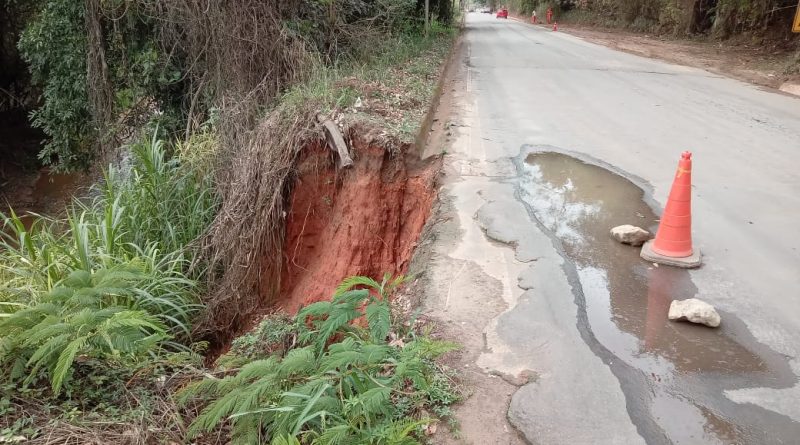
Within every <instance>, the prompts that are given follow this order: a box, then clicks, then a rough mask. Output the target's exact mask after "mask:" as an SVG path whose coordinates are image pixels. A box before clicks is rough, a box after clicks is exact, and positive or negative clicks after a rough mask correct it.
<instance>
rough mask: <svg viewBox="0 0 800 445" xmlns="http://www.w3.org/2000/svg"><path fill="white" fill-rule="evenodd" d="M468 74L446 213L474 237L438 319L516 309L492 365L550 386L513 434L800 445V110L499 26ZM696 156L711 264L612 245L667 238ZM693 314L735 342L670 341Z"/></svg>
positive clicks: (483, 25)
mask: <svg viewBox="0 0 800 445" xmlns="http://www.w3.org/2000/svg"><path fill="white" fill-rule="evenodd" d="M562 30H563V27H562ZM464 58H465V60H464V62H465V64H466V67H465V70H466V79H467V80H466V86H465V95H464V97H463V98H461V99H460V101H461V103H460V104H457V105H459V107H460V108H461V112H460V113H459V115H458V117H457V118H455V120H456V122H455V123H456V124H457V125H458V127H457V131H456V135H455V136H456V140H455V142H454V144H453V146H452V148H451V149H450V152H449V154H448V157H447V161H446V167H447V169H448V170H447V171H448V175H447V177H448V181H447V184H446V186H445V189H444V193H443V195H444V196H445V197H446V198H447V199H449V202H450V203H451V204H452V206H453V208H454V210H455V213H456V214H457V216H458V218H457V219H458V224H459V233H460V236H459V239H458V240H457V241H456V242H453V243H450V242H448V244H447V245H440V246H439V248H438V253H439V259H438V260H437V261H436V262H435V264H436V266H435V267H434V271H433V274H434V276H436V275H437V274H438V275H439V278H438V279H439V281H441V282H442V283H447V284H446V285H442V286H440V288H441V289H443V290H442V292H440V294H442V295H445V294H446V296H443V297H442V298H441V299H440V300H438V302H437V301H434V302H433V303H431V307H432V309H431V310H432V311H433V312H435V313H436V314H437V315H438V316H440V317H444V318H447V317H448V314H454V315H453V316H455V314H457V313H458V311H459V307H463V308H468V307H472V308H473V309H475V308H476V307H477V306H475V305H476V304H478V303H475V301H473V299H472V297H470V296H469V295H470V292H472V290H471V289H469V288H468V287H469V286H471V284H470V283H475V282H478V281H480V282H484V283H493V284H491V286H490V285H486V286H487V287H486V289H490V288H491V289H496V293H499V294H501V295H500V296H501V297H502V302H503V303H504V306H503V307H504V309H503V311H501V313H499V314H498V315H497V316H496V317H494V318H492V319H491V320H487V323H486V326H485V327H484V328H483V329H484V331H483V337H484V345H483V348H482V352H481V353H480V356H479V358H478V359H477V365H478V366H480V367H481V368H483V370H485V371H491V372H492V373H495V374H498V375H511V376H516V375H518V374H520V373H521V372H523V371H525V370H531V371H534V373H535V375H536V378H535V379H533V380H532V381H531V382H530V383H528V384H526V385H524V386H522V387H520V388H519V389H518V390H516V392H515V393H514V394H513V398H512V399H511V406H510V409H509V412H508V417H509V419H510V421H511V422H512V424H514V425H515V426H516V427H517V428H518V429H519V430H520V431H521V432H522V433H523V434H524V435H525V437H526V438H527V440H529V441H530V442H532V443H543V444H555V443H569V444H583V443H594V444H604V443H609V444H625V445H630V444H635V443H658V444H660V443H726V444H727V443H798V440H800V439H798V438H800V402H798V400H800V387H799V386H798V382H797V380H798V379H797V376H798V375H800V361H798V353H799V352H800V341H798V339H800V223H798V220H800V173H798V168H800V99H797V98H794V97H790V96H786V95H782V94H777V93H775V92H772V91H765V90H762V89H759V88H757V87H754V86H751V85H748V84H744V83H741V82H738V81H734V80H730V79H727V78H723V77H720V76H717V75H713V74H710V73H707V72H705V71H702V70H698V69H694V68H687V67H682V66H676V65H670V64H666V63H662V62H659V61H655V60H650V59H645V58H641V57H638V56H633V55H630V54H626V53H622V52H616V51H613V50H610V49H608V48H605V47H602V46H597V45H594V44H591V43H588V42H585V41H583V40H580V39H578V38H576V37H573V36H570V35H568V34H567V33H564V32H558V33H554V32H552V31H550V30H548V29H546V28H543V27H532V26H530V25H527V24H523V23H519V22H516V21H513V20H508V21H505V20H497V19H495V18H494V16H490V15H488V14H478V13H472V14H469V15H468V16H467V21H466V32H465V55H464ZM683 150H691V151H692V152H693V153H694V171H693V182H694V197H693V199H694V201H693V210H694V227H693V229H694V230H693V235H694V237H695V245H696V247H699V248H700V249H701V250H702V252H703V255H704V262H705V264H704V266H703V267H702V268H701V269H699V270H696V271H692V272H674V271H666V272H664V271H662V270H664V269H667V268H664V267H662V268H655V267H653V266H652V265H649V264H647V263H645V262H643V261H639V260H638V256H637V255H638V253H637V252H636V250H635V249H632V248H627V250H624V249H625V248H624V247H621V246H617V245H611V244H610V243H609V242H608V241H607V239H605V238H604V237H603V235H602V234H603V233H605V232H606V231H607V230H608V228H609V227H608V226H607V225H610V224H612V223H613V224H616V223H621V222H630V223H633V224H639V225H643V226H648V227H655V225H656V224H657V222H656V221H657V216H655V214H658V213H660V211H661V209H662V208H663V205H664V203H665V201H666V196H667V194H668V192H669V187H670V184H671V180H672V178H673V175H674V171H675V167H676V164H677V160H678V158H679V156H680V153H681V152H682V151H683ZM565 155H567V156H565ZM651 208H652V211H654V212H655V214H653V213H652V212H651ZM620 249H623V250H620ZM458 264H462V266H460V267H457V265H458ZM465 270H466V271H469V272H464V271H465ZM465 275H469V276H468V277H467V276H465ZM459 277H461V278H459ZM481 277H483V278H481ZM435 281H436V278H435V279H434V282H435ZM461 281H463V282H464V283H463V285H462V284H459V282H461ZM454 283H455V284H454ZM691 296H697V297H699V298H702V299H703V300H705V301H708V302H710V303H712V304H714V305H715V306H717V308H718V309H719V310H720V311H721V312H722V316H723V326H722V327H721V328H720V329H719V330H710V329H705V328H698V327H695V326H689V325H687V324H675V323H668V322H666V321H664V318H665V311H666V306H668V304H669V299H671V298H678V299H682V298H688V297H691ZM665 304H666V306H665ZM478 309H479V307H478ZM462 312H463V313H465V314H466V313H467V312H468V311H466V309H465V310H464V311H462ZM473 312H475V311H473ZM475 313H480V311H479V310H477V312H475ZM467 430H469V428H467ZM467 433H468V431H467ZM468 435H469V434H467V436H468ZM467 439H469V438H468V437H467Z"/></svg>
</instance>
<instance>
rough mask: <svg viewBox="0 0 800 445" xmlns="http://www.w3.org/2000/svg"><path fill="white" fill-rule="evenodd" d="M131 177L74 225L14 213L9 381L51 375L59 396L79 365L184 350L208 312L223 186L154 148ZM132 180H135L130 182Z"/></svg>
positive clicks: (8, 273)
mask: <svg viewBox="0 0 800 445" xmlns="http://www.w3.org/2000/svg"><path fill="white" fill-rule="evenodd" d="M133 153H134V155H133V161H132V162H133V166H132V168H131V170H130V172H128V173H127V174H126V175H121V174H120V173H119V172H118V171H116V170H114V169H109V170H108V172H107V175H106V181H105V184H104V185H102V186H100V187H98V188H97V189H96V190H95V191H94V194H95V195H96V197H95V198H94V199H93V200H92V201H91V202H89V203H84V202H81V201H77V200H76V201H75V202H74V203H73V206H72V207H71V208H70V210H69V211H68V214H67V216H66V219H65V220H58V219H56V220H46V219H43V218H39V219H36V220H35V221H34V222H33V224H32V226H31V227H26V225H25V223H24V221H23V220H22V219H21V218H20V217H19V216H17V215H16V214H15V213H14V212H13V210H12V212H11V213H10V215H8V216H5V215H2V217H3V220H4V226H5V230H4V231H2V232H0V277H2V278H3V281H4V283H3V285H2V286H0V362H2V363H3V364H4V365H5V367H4V372H3V374H2V377H3V378H5V379H9V380H11V381H15V380H17V379H19V378H21V377H22V376H23V375H24V374H27V378H26V379H25V383H31V382H34V381H36V380H37V379H38V378H39V377H45V376H46V377H48V378H49V379H50V381H51V385H52V388H53V390H54V392H56V393H57V392H58V391H59V390H60V388H61V386H62V385H63V383H64V381H65V380H66V379H68V377H69V370H70V368H71V367H72V365H73V362H74V361H75V360H76V358H80V359H82V360H83V359H102V360H108V361H116V362H136V361H138V360H142V359H144V358H147V357H149V356H151V355H152V354H157V353H159V351H162V350H164V349H170V350H175V349H181V348H182V346H181V345H180V344H179V343H176V342H174V341H172V340H173V339H176V340H179V341H181V342H184V343H185V342H187V341H188V340H189V333H190V328H191V324H192V321H193V319H194V318H195V316H196V315H197V314H198V313H199V311H200V310H201V309H202V306H201V305H200V304H199V303H198V299H197V296H198V294H199V292H200V290H201V289H200V287H199V284H198V281H197V280H198V279H199V278H201V277H202V275H203V273H204V268H203V266H202V263H201V262H200V261H199V260H198V248H197V247H196V246H193V244H192V243H193V241H194V240H195V239H197V238H198V237H199V236H200V235H202V234H203V232H204V231H205V228H206V226H207V225H208V224H209V222H210V220H211V218H212V217H213V215H214V212H215V210H216V207H217V198H216V196H215V194H214V192H213V191H212V190H213V189H212V184H211V183H210V182H209V180H208V179H206V178H204V177H201V176H199V175H197V174H195V173H194V172H192V171H191V170H184V169H182V168H181V166H180V164H179V163H178V162H177V161H176V160H167V159H166V154H165V152H164V147H163V144H162V143H161V142H160V141H156V140H152V141H150V142H149V143H142V144H139V145H137V146H136V147H135V149H134V151H133ZM123 176H124V177H123Z"/></svg>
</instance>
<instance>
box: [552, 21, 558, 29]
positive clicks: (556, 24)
mask: <svg viewBox="0 0 800 445" xmlns="http://www.w3.org/2000/svg"><path fill="white" fill-rule="evenodd" d="M553 31H558V22H555V23H553Z"/></svg>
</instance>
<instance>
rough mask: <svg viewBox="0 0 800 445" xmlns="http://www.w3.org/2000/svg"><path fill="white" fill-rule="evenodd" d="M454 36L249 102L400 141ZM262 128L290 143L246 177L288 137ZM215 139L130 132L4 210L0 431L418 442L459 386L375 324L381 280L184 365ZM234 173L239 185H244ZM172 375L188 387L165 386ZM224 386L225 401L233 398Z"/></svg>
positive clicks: (381, 52)
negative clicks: (81, 187) (81, 169)
mask: <svg viewBox="0 0 800 445" xmlns="http://www.w3.org/2000/svg"><path fill="white" fill-rule="evenodd" d="M454 38H455V32H453V31H452V30H446V29H444V28H439V27H435V28H434V32H433V33H432V36H431V38H430V39H423V38H419V37H411V36H397V37H394V38H391V39H388V40H387V41H385V42H383V44H382V45H381V46H380V47H375V48H373V49H374V51H372V53H371V54H374V56H371V57H368V58H367V59H360V60H358V61H355V60H346V61H345V60H343V61H341V62H340V63H339V64H336V66H334V67H327V68H326V67H317V69H316V70H315V71H314V74H313V76H312V77H311V79H310V80H309V81H308V82H306V83H303V84H302V85H298V86H296V87H294V88H292V89H291V90H289V91H288V92H287V93H286V94H285V95H284V96H283V97H282V99H281V101H280V103H279V104H278V105H275V106H272V107H270V108H269V110H267V111H268V112H269V113H270V114H275V113H279V114H284V115H286V116H289V118H288V119H289V120H291V119H294V120H303V121H305V120H306V119H303V117H304V116H306V115H307V114H308V113H300V112H297V111H298V110H306V111H307V110H312V111H314V110H323V111H324V112H327V113H329V115H331V116H332V117H334V118H337V120H338V121H339V122H340V123H343V124H344V125H355V124H360V123H364V124H370V125H374V126H376V127H380V128H383V129H385V131H386V133H387V134H388V135H390V136H391V137H395V138H399V139H402V140H411V139H413V137H414V136H415V133H416V131H417V128H418V127H417V126H418V125H419V122H420V120H421V117H422V115H423V114H424V112H425V111H426V109H427V106H428V104H429V102H430V100H431V98H432V96H433V93H434V90H435V87H436V83H437V77H438V71H439V69H440V67H441V65H442V61H443V60H444V59H445V57H446V55H447V53H448V52H449V50H450V48H451V46H452V43H453V41H454ZM359 99H360V101H361V102H362V106H361V107H356V106H355V105H356V103H357V102H358V101H359ZM295 112H297V113H296V114H295ZM276 122H279V123H280V122H283V121H281V120H280V119H277V120H276ZM301 124H302V125H306V123H305V122H301ZM301 124H298V125H301ZM291 128H295V127H291V126H283V125H280V126H278V127H277V130H276V131H279V133H280V134H284V133H287V132H289V130H288V129H291ZM298 128H299V127H298ZM303 134H306V133H303ZM263 136H264V137H263V138H262V139H263V140H262V139H258V138H256V140H255V141H254V142H253V144H252V145H253V146H254V147H256V146H257V147H262V146H265V147H270V146H275V145H277V146H278V148H286V150H288V151H289V152H290V153H289V154H287V155H286V156H285V157H286V159H285V161H286V167H287V168H285V169H284V168H282V167H281V168H278V167H280V166H282V165H284V164H281V162H273V161H275V158H270V157H266V158H264V159H262V160H259V161H258V162H261V163H260V164H259V163H254V164H253V165H251V166H250V167H249V168H251V169H252V170H253V174H254V175H255V178H256V180H258V178H263V177H264V176H268V175H270V174H274V175H284V174H288V173H286V172H288V171H290V167H291V165H292V164H291V162H292V159H294V158H293V156H294V155H293V154H291V153H293V152H291V150H290V149H291V148H292V147H293V145H291V144H289V143H287V144H283V142H285V140H282V139H280V138H277V139H276V138H273V137H271V136H274V135H273V134H272V133H270V132H266V133H265V135H263ZM295 136H296V137H297V138H299V137H300V136H302V135H295ZM295 136H292V137H295ZM219 139H220V138H219V135H218V134H216V133H215V132H214V130H213V128H203V129H202V130H201V131H200V132H198V133H195V134H194V135H191V136H190V137H189V138H188V140H187V141H185V142H183V143H179V144H176V145H175V146H174V147H173V146H170V145H168V144H166V143H164V142H162V141H159V140H157V139H156V138H151V139H149V140H146V141H142V142H140V143H138V144H136V146H135V147H134V148H133V151H132V155H131V157H130V159H129V161H130V162H129V164H130V169H125V170H117V169H109V170H107V172H106V176H105V180H104V181H103V182H102V183H101V184H99V185H98V186H96V187H95V188H94V189H93V190H92V191H91V193H90V195H89V196H90V198H89V199H86V200H76V201H75V202H73V203H72V205H71V206H70V207H69V208H68V210H67V213H66V216H65V217H64V218H55V219H50V218H44V217H37V218H34V220H35V221H34V223H33V225H32V226H26V224H24V223H23V218H21V216H20V215H16V214H14V212H13V211H10V212H9V213H8V214H4V215H2V220H3V224H4V229H3V231H2V232H1V233H2V235H0V236H2V240H1V241H0V280H2V284H0V364H2V365H3V369H2V370H0V441H1V442H12V443H14V442H26V443H33V444H44V443H47V444H51V443H75V442H76V441H77V442H81V443H86V442H94V443H121V442H136V443H156V442H161V443H164V442H174V443H182V442H186V441H187V440H188V439H189V437H192V436H198V438H199V440H200V441H202V442H204V443H228V442H229V441H233V442H240V443H253V441H252V440H251V439H252V438H253V437H256V438H257V439H260V440H267V439H269V440H270V441H271V442H272V443H275V444H283V443H285V444H301V445H306V444H311V443H317V444H323V443H336V442H337V440H344V438H347V439H348V440H350V442H351V443H376V444H389V443H397V444H401V443H402V444H411V443H421V442H424V441H425V430H426V428H428V427H429V426H430V425H432V424H433V423H435V422H437V421H438V419H442V420H445V421H448V422H451V421H452V420H451V415H450V412H449V409H448V406H449V405H450V404H452V403H453V402H455V401H457V400H458V399H459V397H460V393H459V391H458V389H457V387H456V386H455V384H454V380H453V379H452V376H451V372H450V371H448V370H447V369H446V368H444V367H442V366H440V365H439V364H437V362H436V357H437V356H438V355H439V354H442V353H444V352H446V351H448V350H450V349H452V348H453V347H454V345H452V344H449V343H442V342H438V341H436V340H433V339H431V338H430V337H429V336H428V335H426V334H425V333H422V332H418V331H415V330H414V329H411V328H408V327H403V328H400V326H403V320H393V319H392V311H391V310H390V304H389V295H390V294H391V292H392V289H393V288H394V287H396V286H397V285H399V284H400V281H399V280H388V278H385V279H384V280H383V281H382V282H377V281H374V280H370V279H366V278H364V277H359V278H355V279H352V280H346V281H345V282H344V283H343V284H342V287H341V288H340V289H339V290H338V291H337V293H336V296H335V297H334V301H333V302H324V303H319V304H316V305H313V306H309V307H308V308H306V309H305V310H304V311H303V312H302V313H301V314H300V315H299V316H297V317H289V316H286V315H275V316H271V317H268V318H267V319H265V320H264V321H262V323H261V324H260V325H259V326H258V328H257V329H256V330H255V331H253V332H251V333H249V334H246V335H244V336H241V337H240V338H238V339H236V340H235V341H234V342H233V344H232V345H231V349H230V351H229V352H228V354H227V355H226V356H224V357H223V358H222V359H220V360H219V361H218V366H217V367H215V368H209V367H206V366H204V365H203V364H202V357H201V356H200V355H199V353H198V352H202V347H203V346H202V345H198V344H193V343H192V337H191V333H192V332H197V331H196V327H195V329H194V330H193V324H195V323H196V321H197V319H198V315H200V314H203V315H209V314H211V315H210V316H211V317H213V311H212V310H211V309H210V307H211V303H209V301H212V300H214V297H215V295H216V294H213V295H211V293H206V289H204V288H203V284H202V283H204V282H205V279H206V278H207V277H208V276H209V275H210V273H209V270H208V268H209V267H210V266H208V264H207V263H206V262H205V258H206V257H205V256H202V255H201V246H200V245H199V240H200V239H202V238H203V237H204V236H205V235H206V231H207V230H208V228H209V226H212V227H215V228H216V229H219V230H223V231H225V232H227V233H233V234H234V235H238V232H236V229H235V228H231V226H230V225H228V226H224V225H222V226H219V227H217V226H216V225H212V221H214V218H215V215H216V216H219V214H226V212H225V211H224V210H220V209H221V202H220V201H221V197H220V196H219V195H218V193H221V192H219V190H224V189H225V187H224V186H221V185H219V184H218V185H217V186H216V187H215V184H213V183H212V181H211V179H210V177H211V175H212V172H213V171H214V169H215V167H217V166H218V165H219V162H220V159H222V158H226V156H228V155H229V154H227V153H220V150H219V147H220V146H221V145H220V143H219ZM260 142H264V143H263V144H262V143H260ZM279 142H280V143H279ZM284 145H286V147H284ZM254 150H255V149H254ZM254 153H258V154H259V155H262V154H263V153H262V152H261V151H258V150H255V151H254ZM281 156H283V155H281ZM261 157H262V158H263V156H261ZM226 159H228V158H226ZM254 159H256V160H257V159H258V157H256V158H254ZM279 161H280V159H279ZM234 170H235V169H234ZM284 170H285V171H284ZM234 176H235V175H234ZM249 178H250V177H249V176H247V175H245V179H248V180H245V181H243V183H246V184H250V185H252V184H253V183H254V181H250V180H249ZM270 184H273V183H267V184H266V185H265V186H264V187H262V189H263V190H262V191H263V192H264V195H265V196H267V195H268V196H273V195H275V196H279V193H275V190H282V188H281V187H280V185H281V184H282V182H280V181H276V182H274V184H277V186H276V187H270V186H269V185H270ZM252 203H253V201H252V200H248V199H245V200H243V201H242V205H243V206H246V207H248V208H252V207H253V206H252ZM230 214H232V215H235V214H236V212H232V213H230ZM279 214H280V212H276V215H279ZM256 216H259V215H258V214H257V215H256ZM261 216H263V215H261ZM276 218H277V217H276ZM268 219H269V218H259V217H256V218H254V221H258V222H259V224H260V225H262V226H264V227H258V228H256V227H254V226H253V224H251V223H250V222H249V221H250V220H249V219H247V218H244V219H240V220H239V221H237V222H236V224H237V225H238V226H240V227H241V228H243V230H246V231H248V232H250V235H251V236H253V237H254V238H258V239H259V240H262V237H261V236H260V235H261V234H262V233H260V232H258V233H255V232H256V231H257V230H267V232H265V235H266V236H274V233H272V234H270V233H269V232H268V230H271V229H273V227H272V226H270V224H267V223H266V221H268ZM234 238H236V236H235V237H234ZM262 250H263V249H262ZM262 250H259V251H258V252H257V253H264V252H262ZM267 250H269V249H267ZM273 250H274V249H273ZM238 253H240V252H238V251H236V252H235V255H233V256H232V259H233V260H232V261H234V262H235V265H236V266H238V265H240V264H241V262H242V261H243V259H242V258H243V256H242V255H239V254H238ZM256 257H259V256H258V255H256ZM220 264H222V265H224V264H223V263H217V266H219V265H220ZM231 264H234V263H233V262H232V263H231ZM214 271H215V273H220V272H221V270H220V269H217V268H215V269H214ZM234 278H236V277H234ZM239 278H241V277H239ZM234 281H236V282H240V281H241V280H234ZM365 287H366V288H367V289H371V290H364V288H365ZM220 288H221V289H222V290H223V291H225V290H226V289H228V288H225V287H220ZM209 295H210V298H209ZM201 297H203V301H205V302H206V303H208V305H207V306H203V305H202V304H201V303H200V301H201ZM220 301H222V303H221V304H222V305H223V306H225V307H230V306H235V305H231V304H230V302H231V301H233V300H224V299H223V300H220ZM242 306H243V307H241V308H239V310H241V311H248V310H251V306H247V305H242ZM272 371H276V372H277V373H278V374H276V375H273V372H272ZM190 381H191V382H193V384H192V385H191V386H190V387H189V388H194V389H189V390H185V391H182V390H181V389H183V388H186V387H187V383H189V382H190ZM254 385H256V386H254ZM179 392H180V393H181V394H183V396H182V398H183V401H184V404H183V405H181V406H179V405H178V404H177V403H176V400H175V398H176V394H178V393H179ZM230 394H239V395H241V396H242V397H241V398H237V400H235V403H234V402H231V398H230ZM226 397H227V398H226ZM229 402H230V403H234V405H230V404H229ZM240 402H241V403H246V404H248V405H246V406H245V405H243V404H240ZM70 441H72V442H70Z"/></svg>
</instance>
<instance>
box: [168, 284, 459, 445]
mask: <svg viewBox="0 0 800 445" xmlns="http://www.w3.org/2000/svg"><path fill="white" fill-rule="evenodd" d="M400 282H402V279H395V280H389V279H388V277H386V278H384V280H383V281H382V282H381V283H378V282H376V281H374V280H371V279H369V278H366V277H354V278H351V279H348V280H345V281H344V282H343V283H342V285H341V286H340V287H339V289H337V292H336V294H335V295H334V297H333V300H332V301H324V302H318V303H314V304H312V305H310V306H308V307H306V308H304V309H302V310H301V311H300V312H299V313H298V315H297V318H296V323H297V329H298V331H300V332H301V334H300V337H299V340H300V347H298V348H295V349H292V350H291V351H289V352H288V354H286V356H285V357H283V358H279V357H276V356H271V357H268V358H265V359H261V360H256V361H253V362H251V363H248V364H246V365H245V366H243V367H242V368H241V369H239V370H238V372H237V373H236V374H235V375H230V376H227V377H224V378H221V379H218V378H207V379H204V380H202V381H199V382H195V383H193V384H191V385H190V386H188V387H187V388H186V389H185V390H184V391H183V392H182V394H181V400H182V401H183V403H188V402H190V401H195V402H197V401H199V402H201V403H203V402H205V403H207V406H206V408H205V409H203V410H202V412H201V413H200V414H199V416H197V418H195V420H194V421H193V422H192V424H191V426H190V427H189V436H190V437H195V436H197V435H199V434H201V433H207V432H210V431H213V430H214V429H216V428H219V427H220V426H222V425H223V424H227V425H229V426H230V428H231V435H232V442H233V443H241V444H249V443H272V444H334V443H360V444H416V443H420V442H419V441H418V440H417V439H416V436H415V434H416V433H418V432H419V430H420V429H421V428H422V427H423V426H425V425H428V424H430V423H432V422H434V421H435V420H433V419H430V418H428V417H426V416H424V415H420V414H419V412H420V410H421V409H422V408H423V407H431V408H433V407H435V406H439V405H441V404H449V403H452V402H453V401H455V400H457V395H456V393H455V391H454V389H453V387H452V386H451V385H449V384H447V383H446V382H448V381H447V380H442V379H441V373H440V372H439V369H438V368H437V367H436V366H435V364H434V362H433V360H434V359H435V358H436V357H438V356H439V355H441V354H443V353H445V352H447V351H450V350H452V349H453V348H454V346H453V345H452V344H449V343H444V342H438V341H434V340H431V339H429V338H427V337H417V338H412V339H410V341H409V342H407V343H404V342H393V343H391V344H389V343H387V341H386V339H387V336H388V334H389V330H390V328H391V319H390V314H391V311H390V306H389V303H388V300H387V298H386V297H387V295H388V293H389V292H390V291H391V289H392V288H393V287H395V286H397V285H398V284H399V283H400ZM364 285H365V286H368V287H369V289H358V290H352V288H353V287H354V286H364ZM362 317H365V318H366V324H367V326H366V327H360V326H359V323H358V322H357V320H358V319H360V318H362ZM445 393H447V394H445ZM434 411H435V410H434ZM439 411H442V410H439Z"/></svg>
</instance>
